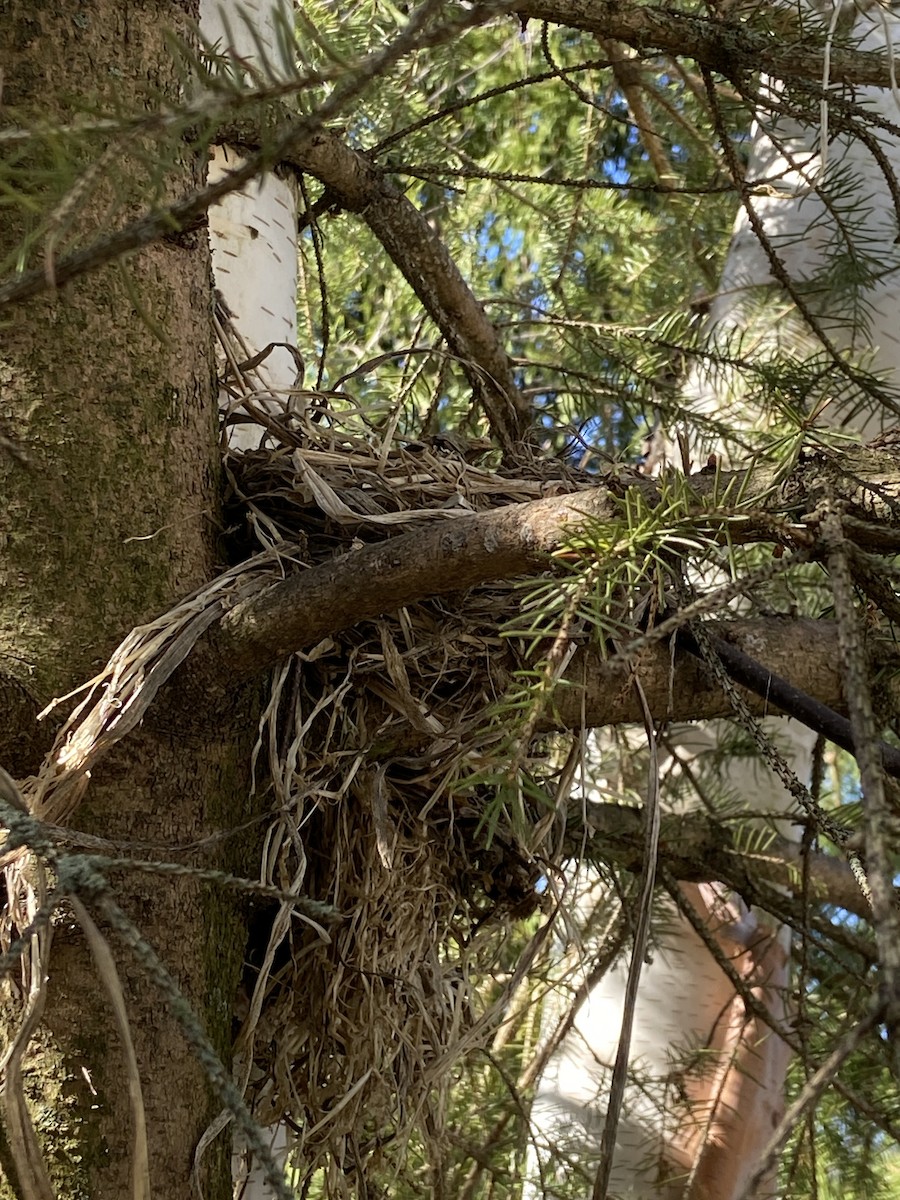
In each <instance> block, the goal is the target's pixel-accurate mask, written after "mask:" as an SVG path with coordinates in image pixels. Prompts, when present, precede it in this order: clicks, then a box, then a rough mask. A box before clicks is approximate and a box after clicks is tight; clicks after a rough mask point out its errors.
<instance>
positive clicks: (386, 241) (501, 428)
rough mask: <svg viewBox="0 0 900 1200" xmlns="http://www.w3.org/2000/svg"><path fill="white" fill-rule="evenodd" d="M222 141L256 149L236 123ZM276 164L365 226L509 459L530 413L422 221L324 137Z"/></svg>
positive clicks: (350, 153) (369, 166) (377, 175)
mask: <svg viewBox="0 0 900 1200" xmlns="http://www.w3.org/2000/svg"><path fill="white" fill-rule="evenodd" d="M221 136H222V137H223V138H224V139H225V140H226V141H229V142H231V143H233V144H235V145H238V146H240V145H251V146H253V145H258V144H259V141H260V131H259V127H258V125H254V124H253V123H252V122H236V123H235V124H233V125H231V126H229V127H228V128H227V129H225V130H223V131H222V132H221ZM281 162H282V163H283V164H285V165H287V166H291V167H293V168H294V169H295V170H298V171H301V172H304V173H307V174H309V175H312V176H313V177H314V178H315V179H318V180H319V181H320V183H323V184H324V185H325V188H326V197H325V201H326V202H328V203H329V204H330V206H331V207H334V208H343V209H346V210H347V211H348V212H353V213H356V214H358V215H359V217H360V218H361V219H362V220H363V221H365V223H366V224H367V225H368V226H369V228H370V229H371V230H372V232H373V233H374V234H375V236H376V237H377V238H378V240H379V242H381V244H382V246H383V247H384V249H385V251H386V252H387V254H388V257H389V258H390V259H391V261H392V262H393V263H394V265H395V266H396V267H397V269H398V270H399V271H400V273H401V274H402V275H403V277H404V279H405V280H406V282H407V283H408V284H409V285H410V287H411V288H412V289H413V291H414V292H415V294H416V295H417V296H418V298H419V300H420V301H421V302H422V306H423V307H424V309H425V311H426V312H427V313H428V315H429V316H430V317H431V319H432V321H434V323H435V325H436V326H437V327H438V329H439V330H440V331H441V333H442V335H443V336H444V338H445V340H446V342H447V345H448V346H449V347H450V349H451V351H452V352H453V353H454V354H455V355H457V356H458V357H459V359H460V361H461V363H462V366H463V369H464V370H465V372H466V375H467V377H468V379H469V382H470V383H471V385H472V388H473V391H474V392H475V395H476V397H477V398H478V400H479V402H480V403H481V405H482V407H483V408H484V412H485V414H486V416H487V419H488V422H489V424H490V426H491V431H492V432H493V434H494V436H495V438H496V439H497V442H498V444H499V446H500V447H501V449H503V451H504V452H505V453H506V455H507V456H509V455H510V454H511V453H512V452H513V451H514V450H515V448H516V447H517V446H520V445H521V442H522V439H523V438H524V436H525V433H526V431H527V429H528V426H529V424H530V422H531V406H530V404H529V403H528V400H527V399H526V397H525V396H524V395H523V394H522V392H521V391H520V389H519V388H518V387H517V386H516V383H515V381H514V379H513V372H512V363H511V362H510V359H509V355H508V354H507V353H506V350H505V349H504V347H503V344H502V342H501V340H500V337H499V335H498V333H497V330H496V329H495V327H494V325H493V323H492V322H491V321H490V320H489V318H488V317H487V315H486V314H485V311H484V309H483V308H482V306H481V304H479V302H478V300H477V299H476V298H475V296H474V295H473V294H472V291H471V289H470V288H469V285H468V284H467V283H466V281H465V279H464V278H463V276H462V273H461V272H460V270H459V268H458V267H457V265H456V263H455V262H454V261H453V259H452V257H451V256H450V253H449V251H448V250H447V247H446V246H445V245H444V243H443V241H442V240H441V238H440V237H439V236H438V235H437V234H436V233H435V231H434V229H433V228H432V226H431V225H430V224H429V222H428V221H427V220H426V218H425V217H424V216H423V214H422V213H421V212H420V211H419V210H418V209H417V208H416V207H415V205H414V204H412V202H411V201H410V200H408V199H407V198H406V196H405V195H404V193H403V191H402V190H401V189H400V188H399V187H398V186H397V185H396V184H395V183H394V182H393V181H392V180H391V179H390V178H389V177H388V176H387V175H386V174H385V173H384V171H382V170H381V168H379V167H378V166H377V165H376V164H375V163H374V162H373V161H372V160H371V159H370V158H368V157H367V156H366V155H365V154H363V153H360V152H359V151H357V150H352V149H351V148H350V147H349V146H347V145H346V144H345V143H344V142H342V141H341V139H340V138H338V137H336V136H335V135H334V134H332V133H329V132H328V131H327V130H319V131H317V132H315V133H312V134H310V133H307V132H301V133H300V134H299V136H298V137H297V138H295V139H294V141H293V142H291V144H290V145H289V146H288V147H287V149H286V150H285V152H284V153H283V154H282V156H281Z"/></svg>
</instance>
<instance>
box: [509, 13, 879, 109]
mask: <svg viewBox="0 0 900 1200" xmlns="http://www.w3.org/2000/svg"><path fill="white" fill-rule="evenodd" d="M509 11H510V12H513V13H515V14H516V15H517V16H518V17H519V18H520V19H521V20H523V21H527V20H531V19H534V20H537V21H549V22H550V23H551V24H553V25H567V26H569V27H570V28H572V29H582V30H584V31H585V32H586V33H593V34H595V35H596V36H597V37H599V38H615V39H616V40H617V41H620V42H625V43H626V45H628V46H632V47H634V49H635V50H637V51H639V52H640V53H644V54H646V53H647V52H648V51H653V50H656V51H664V52H665V53H667V54H672V55H675V56H676V57H682V58H685V57H687V58H693V59H695V60H696V61H697V62H698V63H702V64H703V65H704V66H707V67H709V68H710V69H711V70H713V71H717V72H718V73H719V74H721V75H724V76H725V77H726V78H734V77H735V75H738V74H745V73H750V74H755V73H756V72H757V71H759V69H760V66H761V65H764V67H765V71H766V74H767V75H770V76H772V77H774V78H776V79H804V80H808V81H812V82H815V83H820V82H821V80H822V78H823V74H824V68H825V59H824V53H823V51H822V50H820V49H818V48H815V47H810V45H809V41H810V30H809V29H806V30H805V31H804V30H803V28H802V27H801V26H800V24H799V22H798V21H797V19H796V18H795V17H793V16H792V14H791V13H790V10H787V9H785V10H784V15H783V22H784V24H783V27H780V28H778V29H777V30H772V31H770V32H767V33H762V32H757V31H755V30H752V29H748V28H747V26H746V25H743V24H739V23H738V22H737V21H724V20H722V19H717V18H712V17H704V16H699V15H697V14H694V13H688V12H678V11H677V10H676V9H674V8H672V7H670V6H668V5H666V6H665V7H663V6H662V5H660V6H659V7H654V6H653V5H641V4H632V3H629V2H627V0H626V2H624V3H623V0H517V2H516V3H514V4H510V6H509ZM822 40H823V41H824V31H823V33H822ZM828 77H829V78H830V79H831V81H832V83H846V84H857V85H864V84H868V85H872V86H875V87H883V88H889V87H890V86H891V68H890V64H889V61H888V56H887V54H885V53H878V52H875V51H871V50H844V49H837V48H834V49H833V50H832V51H831V55H830V67H829V72H828Z"/></svg>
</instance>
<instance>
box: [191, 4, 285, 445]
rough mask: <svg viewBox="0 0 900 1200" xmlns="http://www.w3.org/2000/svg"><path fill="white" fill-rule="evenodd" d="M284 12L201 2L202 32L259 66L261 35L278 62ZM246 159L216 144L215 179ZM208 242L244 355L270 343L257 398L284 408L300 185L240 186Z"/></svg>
mask: <svg viewBox="0 0 900 1200" xmlns="http://www.w3.org/2000/svg"><path fill="white" fill-rule="evenodd" d="M279 10H280V13H281V19H283V20H285V21H288V20H290V19H291V14H292V12H293V6H292V4H291V3H290V2H289V0H240V2H239V3H235V0H228V2H227V3H221V2H219V0H201V5H200V29H201V33H202V34H203V37H204V38H205V39H206V41H207V42H208V43H210V44H212V45H214V46H216V48H217V50H218V52H219V53H227V54H229V55H231V56H232V57H233V58H235V59H239V60H240V61H241V62H244V63H247V64H257V65H258V63H259V55H258V43H257V40H256V38H258V39H259V41H260V43H261V44H262V45H263V47H264V48H265V51H266V53H267V55H268V56H269V61H270V63H271V64H272V66H273V67H275V66H277V63H278V37H277V29H278V17H277V14H278V12H279ZM254 34H255V35H256V36H255V37H254ZM243 161H244V160H243V159H242V158H241V157H240V155H239V154H238V153H237V151H235V150H234V149H233V148H231V147H228V146H216V147H214V148H213V154H212V158H211V161H210V167H209V178H210V181H211V182H213V181H215V180H216V179H217V178H219V177H220V176H221V175H222V174H224V173H226V172H228V171H231V170H234V169H235V168H236V167H239V166H241V165H243ZM209 240H210V245H211V247H212V260H213V271H214V274H215V282H216V288H217V290H218V292H219V294H220V296H221V297H222V299H223V300H224V302H225V305H226V306H227V309H228V311H229V312H230V313H231V317H232V324H233V326H234V329H235V331H236V332H237V334H238V336H239V338H240V339H241V341H242V342H243V345H244V348H245V353H242V354H241V356H240V360H241V361H246V360H247V359H249V358H252V357H254V356H255V355H257V354H260V353H262V352H263V351H265V350H266V348H267V347H269V346H271V347H272V349H271V351H270V352H269V353H268V354H267V355H266V356H265V358H264V359H263V361H262V362H261V363H260V364H259V365H258V366H257V367H256V368H254V369H253V370H252V371H250V372H248V378H249V380H250V382H251V387H252V399H253V402H254V403H255V404H256V405H257V406H258V407H261V408H263V409H264V410H268V411H271V412H275V413H277V412H278V411H280V410H281V407H282V404H281V403H279V400H282V401H283V400H284V399H289V398H290V390H291V389H292V388H293V387H294V386H295V383H296V377H297V361H296V359H295V356H294V354H293V353H292V348H295V347H296V345H297V193H296V189H295V188H294V187H293V186H292V185H291V184H289V183H288V182H286V181H285V180H284V179H281V178H279V177H278V176H276V175H274V174H271V173H270V174H267V175H265V176H262V177H261V178H260V179H258V180H255V181H254V182H253V183H252V184H251V185H250V186H249V187H248V188H246V189H245V190H243V191H240V192H231V193H230V194H229V195H228V196H226V197H225V199H224V200H222V201H221V203H219V204H217V205H215V206H214V207H213V208H211V209H210V210H209ZM222 407H223V410H224V411H229V410H232V409H233V408H234V399H233V398H232V397H230V396H228V395H227V394H225V393H223V396H222ZM260 434H261V431H260V429H259V427H255V428H254V427H253V426H237V427H236V428H232V430H231V432H230V436H229V444H230V445H231V446H232V447H233V448H235V449H242V450H244V449H252V448H254V447H255V446H257V445H258V444H259V441H260Z"/></svg>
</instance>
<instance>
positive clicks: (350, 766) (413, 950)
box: [226, 408, 585, 1194]
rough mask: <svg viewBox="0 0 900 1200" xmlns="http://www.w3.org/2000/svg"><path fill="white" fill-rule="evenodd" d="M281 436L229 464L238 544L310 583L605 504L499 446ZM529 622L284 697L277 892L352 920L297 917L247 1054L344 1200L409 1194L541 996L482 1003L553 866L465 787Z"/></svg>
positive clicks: (265, 972) (277, 1107)
mask: <svg viewBox="0 0 900 1200" xmlns="http://www.w3.org/2000/svg"><path fill="white" fill-rule="evenodd" d="M266 423H267V425H268V428H269V444H268V445H267V446H266V447H265V448H264V449H261V450H258V451H253V452H249V453H243V454H240V455H231V456H229V457H228V458H226V470H227V472H228V475H229V479H230V485H231V498H230V504H231V513H232V516H233V518H234V521H235V528H234V530H233V532H234V537H235V541H236V543H237V544H241V545H243V546H244V547H245V549H246V548H247V547H248V546H249V544H250V543H252V542H253V541H256V543H257V545H259V544H263V545H268V546H269V547H277V546H278V545H281V544H288V543H290V544H291V545H293V546H294V547H299V549H295V551H294V553H295V554H299V555H301V556H302V561H303V563H304V564H312V563H317V562H321V561H323V560H324V559H327V558H329V557H331V556H333V555H335V554H340V553H345V552H347V551H348V550H351V549H352V548H353V546H354V545H358V544H360V543H363V542H367V541H371V540H375V539H380V538H384V537H386V536H390V535H392V534H395V533H397V532H400V531H404V530H405V529H407V528H410V527H412V526H414V525H416V524H420V523H422V522H424V521H436V520H453V519H454V517H455V515H457V514H460V513H467V512H473V511H481V510H484V509H486V508H489V507H494V506H498V505H505V504H510V503H515V502H518V501H523V500H531V499H535V498H538V497H540V496H542V495H546V494H548V493H549V492H551V491H558V490H566V491H569V490H574V489H576V488H578V487H579V486H584V483H585V480H584V477H583V476H581V477H579V475H578V474H577V473H576V472H574V471H570V470H568V469H567V468H566V467H565V466H564V465H563V464H561V463H548V462H547V461H542V462H540V463H539V464H537V463H536V464H535V470H534V472H533V474H532V475H531V476H530V477H529V476H528V475H527V474H524V473H522V472H519V473H517V474H516V476H515V477H514V478H512V477H509V476H508V475H506V474H505V473H503V472H501V471H497V470H492V469H491V468H490V466H488V465H485V464H484V462H483V461H478V460H479V457H482V459H483V446H482V445H481V444H479V443H474V444H472V443H470V444H464V443H462V442H460V441H459V440H457V439H448V438H435V439H430V440H426V439H416V440H414V441H409V440H408V441H405V442H402V443H397V444H393V445H386V444H383V443H381V442H380V441H379V438H378V437H377V436H376V435H374V434H368V435H363V434H362V433H360V432H359V423H358V422H355V421H354V418H353V416H352V415H351V417H350V418H349V420H348V419H346V418H342V417H341V416H339V415H338V414H336V413H334V412H332V411H328V410H323V409H321V408H320V409H318V410H315V411H314V412H313V411H308V412H307V414H306V415H304V416H296V415H291V414H285V416H284V417H283V418H282V419H281V420H277V419H275V418H273V417H272V416H271V414H269V416H267V418H266ZM354 424H355V426H356V428H355V429H354ZM473 459H474V460H475V461H471V460H473ZM520 602H521V592H520V590H519V589H518V588H517V587H516V586H514V585H512V584H509V585H504V584H495V585H492V586H490V587H484V588H478V589H474V590H473V591H471V592H469V593H467V594H466V595H461V596H459V597H454V598H452V600H446V599H445V600H429V601H423V602H422V603H420V604H416V605H411V606H408V607H407V608H405V609H403V610H402V611H400V612H399V613H395V614H391V615H390V616H386V617H384V618H382V619H380V620H377V621H367V622H363V623H361V624H360V625H359V626H357V627H356V628H354V629H352V630H349V631H347V632H346V633H344V634H340V635H336V636H335V637H332V638H327V639H325V640H324V641H323V642H322V643H320V644H319V645H318V646H315V647H313V648H310V649H309V650H307V651H305V652H303V653H300V654H297V655H295V656H293V658H292V659H291V660H290V661H289V662H286V663H284V664H283V665H282V666H281V667H280V669H279V670H278V671H277V673H276V676H275V679H274V681H273V688H272V692H271V697H270V702H269V705H268V707H267V710H266V713H265V715H264V718H263V722H262V727H261V732H260V743H259V746H260V748H262V747H265V748H266V749H267V752H268V771H269V774H270V778H271V786H272V792H273V807H274V809H275V811H276V816H275V818H274V820H273V822H272V825H271V827H270V828H269V831H268V834H267V837H266V845H265V854H264V862H263V871H262V878H263V880H264V881H265V882H267V883H270V884H273V885H276V886H278V887H280V888H284V889H285V890H289V891H292V892H296V893H302V894H304V895H307V896H311V897H313V898H315V899H317V900H320V901H324V902H327V903H329V904H331V905H333V906H334V907H335V908H336V909H337V910H338V911H339V912H340V913H342V914H343V919H342V920H340V921H338V922H337V923H336V924H335V925H334V926H333V927H332V928H331V929H330V931H329V933H330V940H329V941H327V942H326V941H323V940H322V939H321V938H320V937H318V936H317V935H316V933H315V931H312V930H310V929H309V927H308V926H303V925H300V924H298V923H297V922H296V921H293V922H292V921H291V920H290V918H289V916H288V910H289V906H287V905H284V906H282V908H281V910H280V911H279V912H278V913H277V914H276V915H275V917H274V919H273V920H272V921H271V923H270V925H269V926H268V927H267V930H266V933H267V940H266V944H265V946H260V947H259V948H258V951H257V954H258V959H257V961H258V963H259V968H258V973H257V974H256V975H255V978H254V979H253V994H252V996H251V997H250V1000H249V1012H248V1017H247V1020H246V1022H245V1025H244V1028H243V1030H242V1032H241V1035H240V1039H239V1049H240V1051H241V1053H242V1059H243V1061H244V1063H245V1064H246V1082H247V1086H248V1090H249V1092H250V1094H251V1095H252V1097H253V1101H254V1106H255V1111H256V1112H257V1113H258V1115H259V1116H260V1118H261V1119H262V1120H264V1121H266V1122H269V1121H272V1120H286V1121H287V1122H288V1123H289V1125H290V1127H291V1128H292V1129H293V1130H294V1131H295V1145H296V1149H297V1154H296V1158H295V1161H296V1162H297V1163H302V1173H303V1175H304V1177H305V1178H307V1179H309V1178H310V1177H311V1176H312V1175H313V1173H314V1172H315V1171H317V1170H319V1169H321V1170H322V1171H324V1173H325V1185H324V1186H325V1190H326V1191H327V1192H328V1193H330V1194H340V1193H343V1192H345V1191H347V1190H353V1189H354V1188H355V1187H356V1185H357V1184H358V1176H359V1175H360V1173H362V1174H363V1175H366V1176H371V1175H373V1174H375V1175H377V1174H378V1173H379V1172H382V1171H388V1170H390V1169H391V1163H392V1162H394V1161H395V1159H396V1157H397V1155H398V1152H402V1147H403V1145H404V1144H405V1141H406V1139H407V1138H408V1137H409V1135H410V1133H411V1131H412V1129H413V1128H414V1127H415V1128H416V1129H417V1130H418V1133H419V1136H425V1137H426V1139H428V1138H430V1139H432V1140H434V1141H438V1140H439V1139H440V1131H441V1128H442V1119H443V1113H444V1106H445V1103H446V1093H447V1086H448V1084H449V1081H450V1079H451V1077H452V1070H453V1068H454V1066H456V1065H458V1063H459V1061H460V1059H461V1058H462V1057H463V1056H465V1054H466V1053H467V1052H468V1051H470V1050H471V1049H472V1048H473V1047H474V1046H476V1045H478V1044H484V1043H485V1042H486V1041H489V1040H490V1039H491V1037H493V1036H494V1034H495V1033H496V1030H497V1027H498V1024H499V1023H500V1021H501V1020H502V1019H503V1014H504V1012H505V1011H506V1008H507V1006H508V1002H509V999H510V997H511V993H512V991H513V990H514V989H515V987H516V986H518V984H519V983H520V981H521V974H520V973H519V974H514V975H513V977H512V978H510V979H509V980H508V981H507V984H506V987H505V988H504V989H502V990H501V993H500V995H499V997H498V995H497V993H496V991H495V992H494V993H493V995H491V997H490V999H488V998H487V996H486V991H485V989H484V988H483V986H482V987H480V986H479V984H480V983H482V982H483V980H484V978H485V975H486V973H489V972H490V970H491V966H492V964H493V963H495V962H496V961H497V959H498V955H499V954H500V952H501V945H502V942H503V940H504V938H505V937H506V936H507V932H508V930H509V927H510V919H511V918H515V917H521V916H524V915H528V914H530V913H532V912H534V911H536V910H537V908H538V906H539V904H540V897H539V895H538V892H537V891H536V886H537V884H538V880H539V878H540V877H541V875H542V873H543V871H544V870H545V869H546V864H542V863H541V862H539V860H538V859H536V858H535V857H534V856H533V855H532V854H531V853H530V852H529V851H528V850H526V848H525V847H523V846H522V845H520V844H519V843H518V842H517V840H516V838H515V837H514V836H513V835H511V834H510V833H509V832H508V831H506V832H504V831H503V830H498V829H493V830H491V829H490V828H488V827H486V826H485V824H484V822H483V818H484V815H485V814H484V805H486V804H488V803H489V802H490V801H491V799H492V797H491V795H490V789H486V788H480V789H479V787H477V786H475V787H471V786H468V785H467V780H469V779H470V778H471V777H472V776H473V775H475V773H476V771H478V770H480V769H481V768H482V767H483V765H484V763H485V762H487V761H490V760H492V759H493V760H494V761H496V760H497V756H498V755H500V754H502V753H503V747H504V734H503V730H502V728H500V729H498V726H497V724H496V723H493V724H492V723H491V722H490V720H489V718H488V714H489V713H490V712H491V711H492V710H496V709H497V707H498V703H499V702H500V701H501V700H502V697H503V696H504V694H505V693H506V691H507V688H508V686H509V681H510V677H511V674H512V672H514V671H515V670H516V669H517V668H518V667H519V666H521V665H523V662H524V651H523V649H522V647H521V646H520V645H519V644H518V643H516V642H515V641H511V640H510V639H508V638H506V637H504V636H503V628H504V625H505V624H506V622H507V620H508V618H509V617H510V615H512V614H513V613H515V612H517V611H518V608H519V605H520ZM536 944H537V943H535V946H536ZM529 953H533V947H532V949H531V950H527V951H526V957H527V956H528V954H529ZM423 1131H425V1132H424V1133H423Z"/></svg>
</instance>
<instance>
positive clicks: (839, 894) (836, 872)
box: [567, 804, 872, 921]
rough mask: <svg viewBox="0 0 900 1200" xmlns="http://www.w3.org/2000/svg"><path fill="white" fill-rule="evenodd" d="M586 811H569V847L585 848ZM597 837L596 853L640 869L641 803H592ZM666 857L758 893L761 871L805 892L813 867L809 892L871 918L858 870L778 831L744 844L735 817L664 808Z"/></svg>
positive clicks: (696, 876) (685, 871) (688, 878)
mask: <svg viewBox="0 0 900 1200" xmlns="http://www.w3.org/2000/svg"><path fill="white" fill-rule="evenodd" d="M579 815H580V813H579V812H578V811H575V810H574V809H573V810H572V811H570V813H569V814H568V824H569V825H571V826H572V828H571V829H568V828H567V853H569V852H570V851H571V853H572V854H573V856H578V855H580V854H581V853H583V851H581V850H580V846H581V833H582V831H581V829H580V828H579V826H578V820H577V819H578V817H579ZM584 819H585V823H586V825H587V827H588V829H589V831H590V835H591V837H592V843H591V844H590V848H589V852H588V857H589V858H591V859H595V858H596V859H602V860H603V861H604V862H608V863H614V864H615V865H617V866H619V867H622V868H624V869H625V870H627V871H637V870H640V868H641V865H642V863H643V859H644V829H643V817H642V814H641V810H640V809H639V808H632V807H629V806H627V805H623V804H591V805H588V806H587V808H586V809H585V810H584ZM659 858H660V862H661V863H662V864H663V865H664V866H665V868H666V870H667V871H668V872H669V873H670V874H671V876H672V877H673V878H674V879H677V880H679V882H682V883H709V882H713V881H716V880H718V881H720V882H722V883H725V884H727V885H728V887H729V888H731V889H732V890H733V891H735V892H737V893H738V895H741V896H747V895H752V894H753V890H752V889H753V887H754V886H755V885H756V883H757V881H758V880H760V879H764V880H766V881H767V882H768V883H771V884H775V885H777V886H778V887H779V888H787V889H788V890H789V891H790V892H793V893H795V894H798V893H799V892H800V890H801V886H802V880H801V871H802V870H803V869H804V867H808V871H809V896H810V899H811V900H812V901H813V902H815V903H817V904H829V905H833V906H834V907H836V908H844V909H846V910H847V911H848V912H852V913H854V914H855V915H856V916H858V917H861V918H863V920H867V921H868V920H871V917H872V912H871V909H870V908H869V905H868V904H867V903H866V901H865V899H864V898H863V896H862V894H861V893H860V890H859V887H858V885H857V883H856V879H855V877H854V875H853V872H852V871H851V870H850V868H849V867H848V866H847V864H846V863H845V862H844V861H843V860H842V859H840V858H837V857H835V856H834V855H831V854H813V853H806V852H805V851H804V849H803V847H802V846H800V845H799V844H798V843H797V842H794V841H791V840H790V839H788V838H783V837H773V838H772V840H771V841H769V842H767V843H766V845H765V846H764V847H762V848H760V849H759V850H749V849H741V848H740V847H739V846H738V845H737V844H736V843H735V841H734V839H733V837H732V835H731V832H730V829H729V823H728V822H726V821H723V820H719V819H717V818H715V817H713V816H710V815H709V814H708V813H705V812H690V813H683V814H682V813H678V814H675V813H669V814H666V815H664V816H663V818H662V826H661V830H660V835H659Z"/></svg>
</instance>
